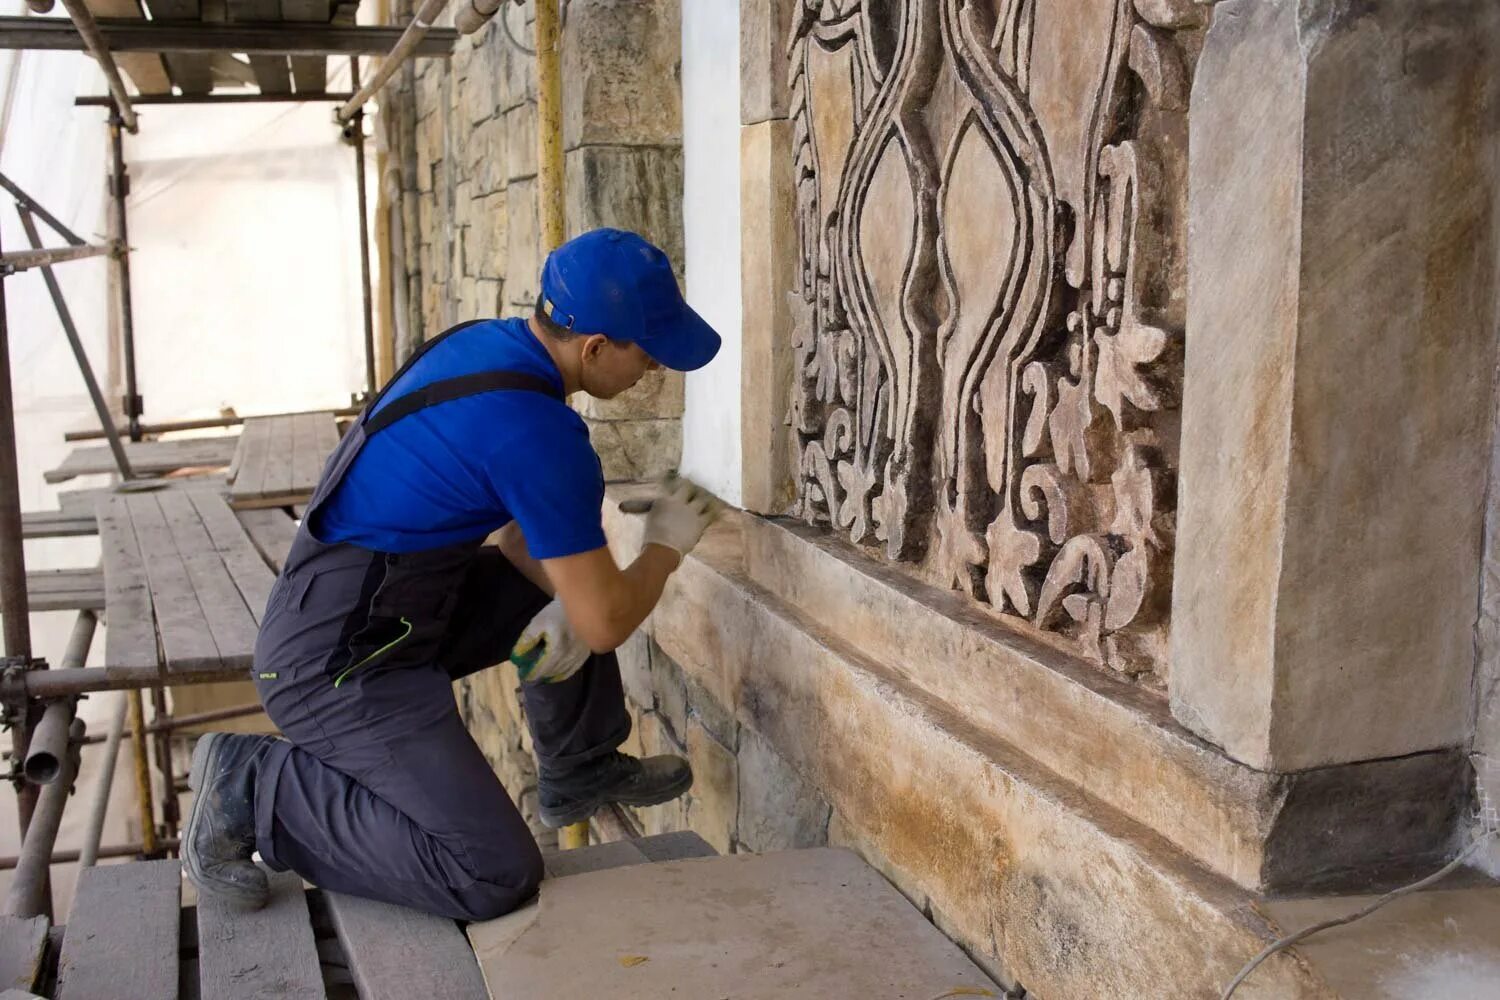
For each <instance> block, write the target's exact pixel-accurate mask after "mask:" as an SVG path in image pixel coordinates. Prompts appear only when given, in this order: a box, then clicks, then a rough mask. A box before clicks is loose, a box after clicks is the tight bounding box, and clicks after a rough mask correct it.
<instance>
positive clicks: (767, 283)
mask: <svg viewBox="0 0 1500 1000" xmlns="http://www.w3.org/2000/svg"><path fill="white" fill-rule="evenodd" d="M747 2H748V0H747ZM767 2H772V0H767ZM778 2H779V0H778ZM791 142H792V123H791V122H790V121H789V120H787V119H784V118H783V119H778V120H775V121H764V122H761V123H759V124H756V125H748V126H745V127H744V128H742V129H741V130H740V292H741V297H742V301H743V303H744V319H743V322H742V324H741V328H740V329H741V356H742V362H741V365H740V438H741V454H742V455H743V460H742V461H743V464H742V467H741V496H742V500H743V503H744V505H745V508H746V509H747V510H753V511H756V512H757V513H761V514H781V513H785V512H786V511H787V510H788V509H789V507H790V506H791V504H792V501H793V500H794V498H795V495H796V484H795V473H796V457H795V456H796V455H797V453H798V451H799V450H800V449H796V448H794V447H793V434H792V429H791V427H790V426H789V425H788V423H787V417H788V414H789V413H790V409H791V387H792V385H793V383H794V382H795V378H794V372H793V368H794V361H793V359H794V357H795V355H796V351H795V350H794V349H793V346H792V341H793V336H794V333H795V326H796V322H795V316H794V313H793V311H792V305H791V303H792V296H793V295H795V294H796V290H795V285H796V282H797V261H798V259H799V258H798V238H797V214H796V192H795V190H794V188H793V184H792V169H793V165H792V147H791Z"/></svg>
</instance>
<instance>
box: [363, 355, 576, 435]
mask: <svg viewBox="0 0 1500 1000" xmlns="http://www.w3.org/2000/svg"><path fill="white" fill-rule="evenodd" d="M499 389H511V390H519V391H522V392H539V393H541V394H542V395H544V396H551V397H552V398H553V399H555V400H557V401H559V402H562V401H563V394H562V392H561V391H560V390H559V389H558V388H557V386H556V385H555V384H554V383H552V382H551V381H550V380H548V379H545V378H542V377H541V376H540V375H531V374H528V373H526V372H511V371H488V372H473V373H471V374H468V375H457V376H455V377H453V378H445V379H439V380H438V381H436V382H431V383H429V384H427V385H424V386H422V387H421V388H420V389H414V390H413V391H411V392H409V393H407V394H406V395H404V396H401V397H399V398H398V399H394V400H392V401H391V402H390V403H389V404H388V405H386V406H384V407H382V408H381V409H380V411H379V412H377V413H376V414H375V415H374V416H371V417H370V418H369V419H367V420H366V421H365V425H364V431H365V437H370V436H371V435H373V434H378V433H379V432H380V431H382V430H384V429H385V428H387V427H389V426H390V425H391V424H394V423H395V422H396V421H398V420H400V419H401V418H402V417H408V416H411V415H412V414H413V413H416V412H417V411H418V410H422V409H426V408H427V407H429V406H436V405H437V404H438V403H446V402H448V401H450V400H454V399H462V398H464V397H465V396H476V395H478V394H479V393H482V392H494V391H496V390H499Z"/></svg>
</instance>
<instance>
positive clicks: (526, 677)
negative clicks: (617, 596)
mask: <svg viewBox="0 0 1500 1000" xmlns="http://www.w3.org/2000/svg"><path fill="white" fill-rule="evenodd" d="M591 653H592V650H590V649H589V647H588V646H587V645H586V644H585V643H584V642H582V641H581V640H580V639H579V638H578V637H577V636H575V635H574V634H573V627H572V626H571V625H569V624H568V616H567V615H566V614H564V613H563V606H562V602H561V601H558V600H556V599H555V598H554V599H553V601H552V602H551V603H550V604H548V605H547V606H546V607H545V608H543V609H542V610H540V611H538V612H537V614H536V617H535V618H533V619H531V624H529V625H527V626H526V627H525V628H524V629H522V630H521V638H519V639H517V640H516V645H515V648H514V649H512V650H511V651H510V662H512V663H514V664H515V665H516V673H517V674H519V675H520V677H521V683H522V684H556V683H557V682H558V681H565V680H567V679H568V678H569V677H572V676H573V675H574V674H575V673H577V672H578V668H579V667H581V666H583V665H584V664H585V663H586V662H588V658H589V656H590V655H591Z"/></svg>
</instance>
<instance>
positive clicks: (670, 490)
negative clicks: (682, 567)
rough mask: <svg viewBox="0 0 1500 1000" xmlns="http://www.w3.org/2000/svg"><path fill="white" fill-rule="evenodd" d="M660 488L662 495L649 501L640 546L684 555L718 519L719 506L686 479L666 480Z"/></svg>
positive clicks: (708, 495)
mask: <svg viewBox="0 0 1500 1000" xmlns="http://www.w3.org/2000/svg"><path fill="white" fill-rule="evenodd" d="M662 486H663V494H662V495H661V496H660V497H658V498H657V499H656V500H655V501H653V502H652V504H651V511H650V513H648V514H647V515H646V531H645V536H644V538H643V542H642V544H644V545H653V544H654V545H665V546H666V547H667V548H669V549H673V550H675V551H676V552H677V554H678V555H680V556H686V555H687V554H688V553H689V552H691V551H692V550H693V546H694V545H697V544H698V539H700V538H702V537H703V532H705V531H707V530H708V526H709V525H710V524H713V522H714V518H716V517H718V516H719V505H718V504H717V503H715V502H714V498H713V497H712V496H711V495H710V494H708V493H707V492H705V491H704V490H702V489H700V488H699V487H697V486H694V485H693V484H692V483H691V482H689V481H688V480H686V479H678V478H675V477H673V478H669V479H667V480H665V481H663V483H662Z"/></svg>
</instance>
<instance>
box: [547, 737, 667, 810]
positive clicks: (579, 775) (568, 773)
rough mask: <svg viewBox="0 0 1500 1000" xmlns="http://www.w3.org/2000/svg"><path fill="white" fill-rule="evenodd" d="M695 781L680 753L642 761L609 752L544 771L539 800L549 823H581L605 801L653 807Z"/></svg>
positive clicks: (626, 755)
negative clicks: (574, 765)
mask: <svg viewBox="0 0 1500 1000" xmlns="http://www.w3.org/2000/svg"><path fill="white" fill-rule="evenodd" d="M692 785H693V769H692V768H691V767H690V766H689V765H688V762H687V761H685V760H683V759H682V758H681V757H673V756H670V755H667V754H662V755H661V756H658V757H647V758H645V759H644V760H642V759H638V758H635V757H631V756H629V755H628V754H623V753H607V754H605V755H604V756H603V757H598V758H595V759H594V760H591V761H588V762H587V763H585V764H580V765H579V766H578V767H574V768H570V769H568V770H565V771H554V772H548V771H546V770H543V771H542V773H541V776H540V777H539V778H538V779H537V804H538V806H539V807H540V812H541V815H542V822H543V823H544V824H546V825H547V826H550V827H554V828H556V827H563V826H570V825H572V824H574V823H582V822H583V821H584V820H586V819H588V818H589V817H590V816H592V815H594V813H595V812H596V811H597V810H598V809H599V807H600V806H602V805H604V804H605V803H607V802H618V803H620V804H621V805H626V806H655V805H660V804H661V803H663V802H670V801H671V800H672V799H675V798H677V796H679V795H681V794H682V793H683V792H685V791H687V790H688V789H689V788H691V787H692Z"/></svg>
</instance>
